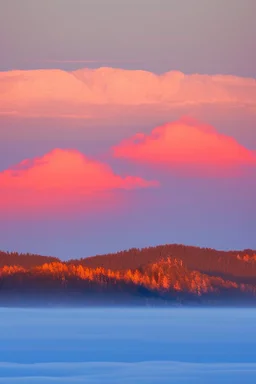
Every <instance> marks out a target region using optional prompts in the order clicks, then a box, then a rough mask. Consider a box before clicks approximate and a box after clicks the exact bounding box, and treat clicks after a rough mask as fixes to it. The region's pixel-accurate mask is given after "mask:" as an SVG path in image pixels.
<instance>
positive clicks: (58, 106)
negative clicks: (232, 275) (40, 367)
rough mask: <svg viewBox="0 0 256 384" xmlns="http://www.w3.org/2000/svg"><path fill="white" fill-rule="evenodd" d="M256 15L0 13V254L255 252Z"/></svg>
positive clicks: (29, 0)
mask: <svg viewBox="0 0 256 384" xmlns="http://www.w3.org/2000/svg"><path fill="white" fill-rule="evenodd" d="M255 11H256V3H255V1H254V0H244V1H243V2H241V1H240V0H226V1H225V2H223V1H219V0H215V1H207V2H206V1H203V0H191V1H189V2H188V1H185V0H179V1H175V0H168V1H167V0H166V1H164V0H162V1H161V0H158V1H150V0H137V1H136V2H135V1H132V0H130V1H125V0H119V1H114V0H104V1H103V0H102V1H100V0H94V1H86V0H80V1H79V0H72V1H71V0H51V1H48V0H44V1H42V0H23V1H22V2H21V1H20V0H8V1H7V0H2V1H0V52H2V53H3V54H2V55H1V60H0V249H2V250H9V251H19V252H33V253H39V254H44V255H54V256H58V257H60V258H62V259H68V258H74V257H85V256H91V255H95V254H100V253H107V252H115V251H118V250H122V249H127V248H131V247H143V246H149V245H157V244H163V243H183V244H190V245H198V246H205V247H212V248H217V249H244V248H254V249H256V238H255V231H256V220H255V217H256V131H255V130H256V81H255V78H256V54H255V52H256V43H255V38H254V37H255V35H256V26H255V20H254V15H255Z"/></svg>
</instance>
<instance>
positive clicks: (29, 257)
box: [0, 251, 60, 268]
mask: <svg viewBox="0 0 256 384" xmlns="http://www.w3.org/2000/svg"><path fill="white" fill-rule="evenodd" d="M58 261H60V259H58V258H57V257H52V256H41V255H37V254H33V253H18V252H4V251H0V268H1V267H4V266H5V265H7V266H8V265H9V266H12V265H19V266H21V267H23V268H33V267H37V266H40V265H42V264H45V263H53V262H58Z"/></svg>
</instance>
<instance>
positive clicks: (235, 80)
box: [0, 67, 256, 118]
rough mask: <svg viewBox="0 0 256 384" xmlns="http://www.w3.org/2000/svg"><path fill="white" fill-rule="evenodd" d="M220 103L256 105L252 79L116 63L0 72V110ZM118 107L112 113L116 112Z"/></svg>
mask: <svg viewBox="0 0 256 384" xmlns="http://www.w3.org/2000/svg"><path fill="white" fill-rule="evenodd" d="M201 105H224V106H239V107H244V106H246V107H250V108H252V109H255V108H256V81H255V79H252V78H241V77H235V76H226V75H215V76H210V75H199V74H193V75H185V74H183V73H182V72H178V71H170V72H167V73H164V74H162V75H156V74H154V73H151V72H147V71H140V70H124V69H115V68H104V67H103V68H98V69H88V68H84V69H80V70H76V71H73V72H67V71H63V70H58V69H51V70H28V71H19V70H15V71H9V72H0V114H2V115H18V116H19V115H22V116H45V117H49V116H62V117H71V118H72V117H76V118H90V117H93V116H97V114H96V115H95V109H94V108H95V107H101V108H102V107H103V106H116V107H117V106H118V107H120V108H121V107H142V106H144V107H145V106H146V107H149V106H150V107H155V108H159V107H162V108H164V109H167V110H168V109H170V110H172V109H174V108H177V107H178V108H179V107H184V106H201ZM118 111H119V110H118V109H117V110H115V111H114V112H113V113H116V114H118Z"/></svg>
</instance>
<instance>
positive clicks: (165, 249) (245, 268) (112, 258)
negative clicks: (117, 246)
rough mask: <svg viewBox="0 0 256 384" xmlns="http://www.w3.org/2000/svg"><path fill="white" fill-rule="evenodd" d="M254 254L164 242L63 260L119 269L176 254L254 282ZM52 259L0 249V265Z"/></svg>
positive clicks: (200, 267)
mask: <svg viewBox="0 0 256 384" xmlns="http://www.w3.org/2000/svg"><path fill="white" fill-rule="evenodd" d="M253 255H256V250H252V249H244V250H232V251H222V250H215V249H212V248H200V247H196V246H187V245H183V244H165V245H158V246H155V247H145V248H142V249H139V248H131V249H128V250H124V251H120V252H116V253H109V254H105V255H96V256H91V257H86V258H81V259H70V260H68V261H66V262H64V263H66V264H74V265H83V266H85V267H88V268H98V267H100V268H105V269H111V270H113V271H116V270H120V271H122V270H127V269H138V268H144V267H145V266H147V265H148V264H151V263H154V262H157V261H159V260H160V259H166V258H168V257H176V258H179V259H180V260H182V261H183V262H184V263H185V264H186V265H187V267H188V268H189V269H191V270H197V271H199V272H201V273H207V274H209V275H215V276H220V277H223V278H228V279H230V280H233V281H236V282H244V283H256V261H254V260H253V259H252V256H253ZM244 256H248V257H247V259H248V260H246V258H244V259H243V257H244ZM52 262H61V260H60V259H59V258H57V257H52V256H41V255H37V254H29V253H27V254H19V253H17V252H4V251H0V268H1V267H3V266H5V265H6V266H11V265H18V266H21V267H23V268H28V269H29V268H33V267H36V266H41V265H43V264H45V263H52Z"/></svg>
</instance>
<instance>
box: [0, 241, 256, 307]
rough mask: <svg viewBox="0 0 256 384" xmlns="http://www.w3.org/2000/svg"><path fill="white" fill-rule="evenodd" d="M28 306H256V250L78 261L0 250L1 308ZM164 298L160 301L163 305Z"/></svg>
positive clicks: (177, 250)
mask: <svg viewBox="0 0 256 384" xmlns="http://www.w3.org/2000/svg"><path fill="white" fill-rule="evenodd" d="M24 300H25V301H26V302H30V304H31V305H39V304H40V303H46V302H47V303H48V302H50V303H52V304H54V305H55V304H56V305H59V304H61V303H62V304H64V303H67V302H69V303H71V304H72V303H73V304H74V303H75V302H76V303H77V304H78V303H79V305H80V304H81V305H85V304H86V303H87V304H88V305H89V303H90V304H94V303H96V302H98V303H101V304H104V305H107V304H111V303H116V304H117V303H119V304H120V303H121V304H128V305H130V304H132V303H135V302H137V303H139V302H140V303H141V304H143V303H144V304H146V303H148V300H150V302H151V304H153V302H152V300H153V301H154V302H155V300H156V301H157V302H158V303H160V304H161V303H162V300H164V301H165V300H167V301H168V302H170V303H171V302H174V303H183V304H189V303H192V302H193V303H195V302H198V303H199V302H200V303H201V304H207V303H208V304H210V305H211V304H214V303H215V304H216V305H217V304H221V305H222V304H225V303H226V304H228V303H229V304H232V303H233V304H234V303H238V302H239V303H242V304H243V305H245V304H246V303H247V304H249V305H255V304H256V252H254V251H251V250H244V251H242V252H241V251H232V252H224V251H216V250H213V249H204V248H197V247H188V246H183V245H164V246H158V247H150V248H144V249H141V250H140V249H130V250H128V251H124V252H119V253H117V254H109V255H105V256H95V257H91V258H87V259H86V258H85V259H80V260H76V259H74V260H69V261H67V262H64V261H60V260H59V259H58V258H54V257H47V256H40V255H32V254H21V255H19V254H17V253H5V252H0V306H2V305H3V306H6V305H7V306H9V305H14V306H15V305H21V304H22V303H25V301H24ZM159 300H160V301H159Z"/></svg>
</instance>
